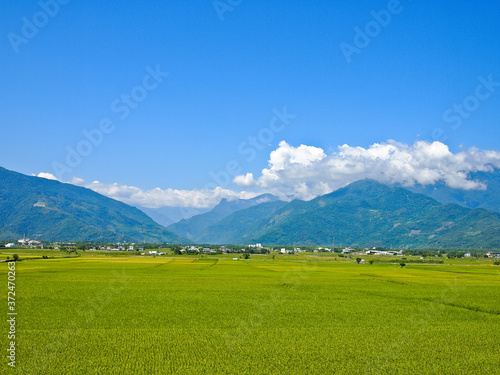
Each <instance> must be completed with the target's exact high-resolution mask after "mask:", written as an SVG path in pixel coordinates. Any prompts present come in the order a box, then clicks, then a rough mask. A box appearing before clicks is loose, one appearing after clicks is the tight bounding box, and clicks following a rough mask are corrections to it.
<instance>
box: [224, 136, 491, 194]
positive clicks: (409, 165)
mask: <svg viewBox="0 0 500 375" xmlns="http://www.w3.org/2000/svg"><path fill="white" fill-rule="evenodd" d="M268 163H269V167H268V168H266V169H263V170H262V174H261V176H260V177H258V178H257V179H255V178H254V176H253V175H252V174H248V173H247V174H246V175H242V176H236V177H235V178H234V180H233V182H234V183H236V184H237V185H239V186H251V185H256V186H258V187H260V188H262V189H263V190H265V191H267V192H270V193H272V194H275V195H278V196H281V197H285V196H288V197H293V198H300V199H312V198H314V197H316V196H318V195H322V194H326V193H329V192H331V191H333V190H336V189H338V188H341V187H343V186H345V185H347V184H349V183H351V182H354V181H357V180H361V179H365V178H371V179H374V180H377V181H380V182H383V183H400V184H402V185H403V186H413V185H415V184H417V183H418V184H423V185H429V184H435V183H437V182H444V183H445V184H447V185H448V186H450V187H452V188H458V189H466V190H469V189H484V188H485V186H484V184H482V183H481V182H479V181H473V180H471V179H470V178H469V173H470V172H474V171H492V170H493V168H494V167H496V168H500V153H499V152H497V151H480V150H478V149H476V148H471V149H469V150H466V151H461V152H459V153H456V154H453V153H452V152H451V151H450V150H449V148H448V146H446V145H445V144H443V143H440V142H433V143H428V142H424V141H418V142H416V143H415V144H414V145H413V146H408V145H406V144H402V143H398V142H395V141H392V140H389V141H388V142H386V143H375V144H373V145H371V146H370V147H369V148H366V149H365V148H363V147H352V146H349V145H346V144H345V145H342V146H339V147H338V151H337V152H334V153H333V154H332V155H329V156H327V155H326V154H325V153H324V151H323V150H322V149H321V148H317V147H312V146H306V145H301V146H299V147H292V146H290V145H288V144H287V143H286V142H284V141H282V142H281V143H280V144H279V147H278V149H276V150H275V151H273V152H271V155H270V160H269V162H268Z"/></svg>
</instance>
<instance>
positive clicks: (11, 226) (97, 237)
mask: <svg viewBox="0 0 500 375" xmlns="http://www.w3.org/2000/svg"><path fill="white" fill-rule="evenodd" d="M24 234H26V236H28V237H37V238H40V239H42V240H47V241H109V242H115V241H129V242H131V241H134V242H184V241H185V240H184V239H183V238H182V237H180V236H178V235H176V234H173V233H171V232H169V231H168V230H166V229H165V228H164V227H162V226H160V225H158V224H157V223H155V222H154V221H153V220H152V219H151V218H149V217H148V216H147V215H146V214H145V213H143V212H142V211H140V210H138V209H137V208H135V207H131V206H128V205H126V204H125V203H122V202H118V201H116V200H113V199H111V198H107V197H104V196H102V195H100V194H98V193H96V192H94V191H92V190H89V189H86V188H83V187H79V186H74V185H70V184H64V183H60V182H58V181H52V180H47V179H44V178H39V177H32V176H26V175H23V174H20V173H16V172H12V171H9V170H7V169H5V168H1V167H0V238H5V239H13V238H12V236H16V237H22V236H23V235H24Z"/></svg>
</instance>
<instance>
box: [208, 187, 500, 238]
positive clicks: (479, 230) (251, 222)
mask: <svg viewBox="0 0 500 375" xmlns="http://www.w3.org/2000/svg"><path fill="white" fill-rule="evenodd" d="M204 233H205V234H204V235H203V236H201V237H200V239H201V240H204V241H203V242H205V241H206V242H213V243H241V244H245V243H256V242H260V243H263V244H268V245H279V244H281V245H285V244H289V245H331V244H332V242H333V239H334V238H335V243H336V244H337V245H340V244H341V245H346V246H347V245H348V246H362V247H368V246H369V247H371V246H387V247H389V246H391V245H392V246H394V247H400V248H425V247H440V248H455V247H464V248H465V247H467V248H479V247H484V248H498V247H499V245H500V213H496V212H492V211H488V210H484V209H468V208H465V207H461V206H459V205H456V204H441V203H439V202H438V201H436V200H434V199H433V198H430V197H428V196H426V195H423V194H416V193H412V192H411V191H409V190H407V189H403V188H400V187H390V186H387V185H384V184H381V183H378V182H375V181H371V180H363V181H357V182H355V183H353V184H351V185H349V186H347V187H345V188H342V189H339V190H337V191H335V192H333V193H331V194H327V195H324V196H321V197H318V198H316V199H313V200H311V201H307V202H306V201H300V200H295V201H292V202H290V203H287V204H283V205H281V206H277V207H272V205H271V206H269V205H268V206H267V207H266V206H264V205H259V206H255V207H252V208H249V209H245V210H240V211H237V212H234V213H233V214H231V215H229V216H227V217H226V218H225V219H224V220H222V221H220V222H219V223H217V224H216V225H212V226H210V227H209V228H207V229H206V230H205V231H204ZM208 240H210V241H208Z"/></svg>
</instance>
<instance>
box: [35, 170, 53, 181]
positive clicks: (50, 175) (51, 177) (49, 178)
mask: <svg viewBox="0 0 500 375" xmlns="http://www.w3.org/2000/svg"><path fill="white" fill-rule="evenodd" d="M36 177H41V178H46V179H47V180H56V181H59V180H58V179H57V177H56V176H54V175H53V174H52V173H46V172H40V173H38V174H37V175H36Z"/></svg>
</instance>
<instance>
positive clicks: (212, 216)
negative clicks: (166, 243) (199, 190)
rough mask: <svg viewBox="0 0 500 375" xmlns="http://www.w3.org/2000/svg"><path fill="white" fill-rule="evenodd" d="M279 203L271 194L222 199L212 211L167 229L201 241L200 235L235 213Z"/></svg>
mask: <svg viewBox="0 0 500 375" xmlns="http://www.w3.org/2000/svg"><path fill="white" fill-rule="evenodd" d="M276 201H279V198H278V197H275V196H273V195H271V194H262V195H259V196H257V197H255V198H251V199H234V200H228V199H225V198H224V199H222V200H221V201H220V202H219V204H218V205H217V206H215V207H214V208H213V209H212V210H211V211H209V212H206V213H203V214H201V215H196V216H193V217H191V218H190V219H183V220H181V221H179V222H177V223H175V224H172V225H170V226H168V227H167V229H168V230H170V231H172V232H174V233H177V234H179V235H180V236H183V237H185V238H188V239H190V240H193V241H195V242H198V241H199V237H200V235H202V233H203V232H204V231H205V230H206V229H207V228H209V227H210V226H212V225H214V224H217V223H218V222H219V221H221V220H223V219H224V218H225V217H227V216H229V215H231V214H232V213H233V212H236V211H239V210H243V209H246V208H250V207H253V206H256V205H259V204H262V203H266V202H276Z"/></svg>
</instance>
